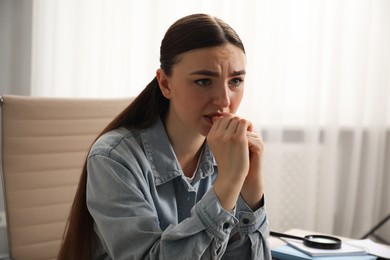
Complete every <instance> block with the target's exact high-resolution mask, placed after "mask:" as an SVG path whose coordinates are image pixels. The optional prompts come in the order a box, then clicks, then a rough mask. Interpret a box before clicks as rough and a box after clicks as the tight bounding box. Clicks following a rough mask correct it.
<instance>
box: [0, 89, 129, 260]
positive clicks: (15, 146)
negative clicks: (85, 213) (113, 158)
mask: <svg viewBox="0 0 390 260" xmlns="http://www.w3.org/2000/svg"><path fill="white" fill-rule="evenodd" d="M130 102H131V99H130V98H126V99H125V98H123V99H70V98H37V97H22V96H3V97H2V102H1V103H2V106H1V112H2V171H3V182H4V183H3V188H4V195H5V209H6V216H7V230H8V238H9V252H10V257H11V259H16V260H18V259H28V260H32V259H55V258H56V257H57V253H58V250H59V246H60V243H61V239H62V235H63V231H64V227H65V223H66V220H67V217H68V214H69V210H70V206H71V203H72V201H73V197H74V193H75V191H76V187H77V185H78V180H79V175H80V173H81V169H82V165H83V162H84V159H85V157H86V155H87V152H88V149H89V147H90V145H91V143H92V142H93V140H94V139H95V138H96V135H97V134H98V133H99V132H100V131H101V130H102V129H103V128H104V127H105V126H106V125H107V124H108V123H109V122H110V121H111V120H112V119H113V118H114V117H115V116H116V115H117V114H118V113H119V112H120V111H122V110H123V109H124V108H125V107H126V106H127V105H128V104H129V103H130Z"/></svg>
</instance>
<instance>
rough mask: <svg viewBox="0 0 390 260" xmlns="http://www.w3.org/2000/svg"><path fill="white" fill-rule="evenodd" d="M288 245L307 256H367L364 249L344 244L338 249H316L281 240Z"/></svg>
mask: <svg viewBox="0 0 390 260" xmlns="http://www.w3.org/2000/svg"><path fill="white" fill-rule="evenodd" d="M282 240H283V241H285V242H286V243H287V244H288V245H290V246H292V247H294V248H296V249H298V250H300V251H302V252H303V253H305V254H308V255H309V256H316V257H318V256H359V255H367V253H368V251H367V249H366V248H364V247H360V246H356V245H350V244H347V243H345V242H343V243H342V244H341V248H340V249H318V248H312V247H308V246H305V245H304V244H303V243H302V241H297V240H293V239H286V238H283V239H282Z"/></svg>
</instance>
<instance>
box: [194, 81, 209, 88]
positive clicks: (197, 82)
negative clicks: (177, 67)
mask: <svg viewBox="0 0 390 260" xmlns="http://www.w3.org/2000/svg"><path fill="white" fill-rule="evenodd" d="M194 82H195V83H196V84H198V85H199V86H202V87H205V86H209V85H211V80H210V79H198V80H195V81H194Z"/></svg>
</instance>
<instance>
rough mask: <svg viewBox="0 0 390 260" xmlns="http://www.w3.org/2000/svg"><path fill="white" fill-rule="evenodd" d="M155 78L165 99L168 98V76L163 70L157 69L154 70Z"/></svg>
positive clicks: (169, 94)
mask: <svg viewBox="0 0 390 260" xmlns="http://www.w3.org/2000/svg"><path fill="white" fill-rule="evenodd" d="M156 78H157V81H158V85H159V86H160V90H161V93H162V94H163V95H164V97H165V98H166V99H170V98H171V89H170V87H169V78H168V76H167V75H166V74H165V72H164V70H162V69H158V70H157V71H156Z"/></svg>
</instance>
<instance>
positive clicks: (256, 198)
mask: <svg viewBox="0 0 390 260" xmlns="http://www.w3.org/2000/svg"><path fill="white" fill-rule="evenodd" d="M247 137H248V144H249V161H250V167H249V172H248V175H247V176H246V178H245V182H244V184H243V186H242V189H241V196H242V197H243V199H244V200H245V202H246V203H247V204H248V206H249V207H250V208H251V209H252V210H256V209H258V208H259V207H260V201H261V198H262V197H263V194H264V180H263V171H262V166H263V165H262V164H263V152H264V142H263V139H262V137H261V136H260V135H259V134H258V133H256V132H254V131H253V129H252V126H250V127H249V129H248V132H247Z"/></svg>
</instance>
